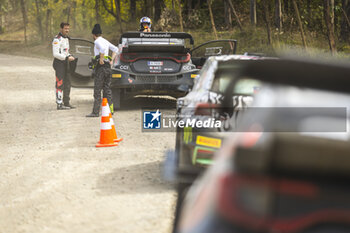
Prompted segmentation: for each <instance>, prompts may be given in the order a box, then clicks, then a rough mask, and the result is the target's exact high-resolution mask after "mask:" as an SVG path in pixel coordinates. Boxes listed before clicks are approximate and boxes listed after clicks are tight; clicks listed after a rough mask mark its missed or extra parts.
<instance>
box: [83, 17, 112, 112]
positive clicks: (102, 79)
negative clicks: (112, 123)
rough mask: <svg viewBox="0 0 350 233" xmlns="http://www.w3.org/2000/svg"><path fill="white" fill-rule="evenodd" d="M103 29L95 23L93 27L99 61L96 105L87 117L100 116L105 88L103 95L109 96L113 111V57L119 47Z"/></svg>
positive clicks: (96, 54)
mask: <svg viewBox="0 0 350 233" xmlns="http://www.w3.org/2000/svg"><path fill="white" fill-rule="evenodd" d="M101 34H102V30H101V27H100V25H99V24H95V26H94V28H93V29H92V36H93V38H94V40H95V42H94V44H95V47H94V53H95V58H96V59H98V63H97V65H96V67H95V68H94V69H95V75H94V106H93V108H92V112H91V113H90V114H89V115H86V117H98V116H99V113H100V107H101V101H102V98H101V91H102V90H103V96H104V97H106V98H107V100H108V103H109V106H110V108H111V112H112V113H113V102H112V90H111V82H112V71H111V64H112V61H113V59H114V58H115V56H116V53H117V52H118V48H117V47H116V46H114V45H113V44H111V43H110V42H109V41H108V40H106V39H104V38H103V37H102V36H101ZM109 50H111V51H112V57H109V56H108V52H109Z"/></svg>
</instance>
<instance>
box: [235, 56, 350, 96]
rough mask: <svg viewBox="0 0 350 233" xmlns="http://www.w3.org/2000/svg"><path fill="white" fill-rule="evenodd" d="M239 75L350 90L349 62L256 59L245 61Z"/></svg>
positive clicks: (285, 82)
mask: <svg viewBox="0 0 350 233" xmlns="http://www.w3.org/2000/svg"><path fill="white" fill-rule="evenodd" d="M239 76H241V77H242V76H249V77H252V78H254V79H258V80H261V81H265V82H268V83H275V84H282V85H283V84H284V85H291V86H298V87H307V88H314V89H322V90H328V91H336V92H345V93H350V64H349V63H345V62H327V61H321V60H314V59H313V60H312V59H305V58H282V59H267V60H257V61H251V62H247V63H244V64H243V66H242V69H240V71H239Z"/></svg>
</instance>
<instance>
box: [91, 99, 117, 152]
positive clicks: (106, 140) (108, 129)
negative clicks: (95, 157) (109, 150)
mask: <svg viewBox="0 0 350 233" xmlns="http://www.w3.org/2000/svg"><path fill="white" fill-rule="evenodd" d="M109 111H110V110H109V108H108V103H107V99H106V98H103V100H102V116H101V130H100V141H99V142H98V143H97V144H96V147H109V146H118V143H115V142H114V140H113V139H114V138H113V136H114V135H113V130H112V126H111V123H110V120H109Z"/></svg>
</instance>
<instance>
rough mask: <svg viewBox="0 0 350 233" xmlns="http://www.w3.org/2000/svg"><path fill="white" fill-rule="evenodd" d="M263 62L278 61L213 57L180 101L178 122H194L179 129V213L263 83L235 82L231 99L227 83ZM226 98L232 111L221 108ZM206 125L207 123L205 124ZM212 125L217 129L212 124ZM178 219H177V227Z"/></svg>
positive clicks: (177, 141)
mask: <svg viewBox="0 0 350 233" xmlns="http://www.w3.org/2000/svg"><path fill="white" fill-rule="evenodd" d="M258 59H259V60H261V59H276V58H268V57H262V56H256V55H229V56H218V57H210V58H209V59H208V60H207V62H206V63H205V65H204V66H203V68H202V70H201V71H200V73H199V77H198V78H197V79H196V82H195V84H194V86H193V89H192V91H190V92H189V93H188V94H187V95H186V96H184V97H181V98H178V100H177V118H178V121H181V120H182V121H184V122H190V123H191V122H193V124H192V125H191V124H188V125H186V124H184V127H179V125H178V127H177V129H176V147H175V153H173V154H171V153H169V154H168V155H169V156H174V157H175V159H174V160H173V161H174V166H175V168H174V171H175V172H176V181H177V186H178V187H177V191H178V201H177V210H176V214H175V215H177V214H178V211H179V210H180V209H181V203H182V199H183V197H184V195H185V194H186V190H187V189H188V187H190V186H191V184H192V182H193V181H194V180H195V179H196V177H197V176H198V175H199V174H201V173H202V172H203V171H204V170H205V169H206V168H207V167H208V166H209V165H211V164H212V162H213V155H214V153H215V151H217V150H218V149H219V148H220V147H221V146H222V141H223V138H224V137H225V136H226V133H225V132H227V131H234V130H235V128H236V127H237V121H238V119H239V117H240V116H241V114H242V112H243V111H244V110H245V109H246V107H248V106H250V104H251V103H252V101H253V97H254V95H255V93H257V92H258V90H259V88H260V82H258V81H256V80H251V79H241V80H240V81H239V82H237V83H236V85H235V87H234V88H233V90H232V91H233V92H232V93H230V95H229V96H227V95H225V94H224V91H225V89H226V88H227V85H228V83H229V82H230V81H231V80H234V79H235V77H236V76H237V75H238V74H237V70H238V68H239V67H241V66H243V65H245V64H247V63H249V62H251V61H253V60H258ZM225 98H230V99H232V104H231V107H230V108H225V109H223V108H220V104H221V103H222V101H223V100H224V99H225ZM210 119H211V121H215V123H217V122H219V123H220V125H219V124H218V127H209V128H206V127H197V126H196V125H195V124H194V123H195V122H198V121H202V122H206V121H210ZM203 126H204V123H203ZM212 126H215V125H213V124H212ZM176 220H177V218H176V217H175V225H176Z"/></svg>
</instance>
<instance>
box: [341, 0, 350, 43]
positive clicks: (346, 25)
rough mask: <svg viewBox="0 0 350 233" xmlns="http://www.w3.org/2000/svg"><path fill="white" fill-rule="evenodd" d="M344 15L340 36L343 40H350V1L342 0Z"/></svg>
mask: <svg viewBox="0 0 350 233" xmlns="http://www.w3.org/2000/svg"><path fill="white" fill-rule="evenodd" d="M341 10H342V17H341V26H340V38H341V39H342V40H343V41H349V40H350V19H349V18H350V17H349V16H350V1H349V0H343V1H342V9H341Z"/></svg>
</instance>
